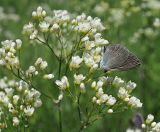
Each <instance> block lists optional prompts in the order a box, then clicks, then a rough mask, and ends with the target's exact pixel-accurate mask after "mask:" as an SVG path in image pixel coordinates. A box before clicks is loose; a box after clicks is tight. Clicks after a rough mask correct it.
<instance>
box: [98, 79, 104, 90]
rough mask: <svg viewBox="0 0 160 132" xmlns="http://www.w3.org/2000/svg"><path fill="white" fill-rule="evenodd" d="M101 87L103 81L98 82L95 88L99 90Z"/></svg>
mask: <svg viewBox="0 0 160 132" xmlns="http://www.w3.org/2000/svg"><path fill="white" fill-rule="evenodd" d="M102 86H103V81H101V80H99V81H98V82H97V88H98V89H99V88H101V87H102Z"/></svg>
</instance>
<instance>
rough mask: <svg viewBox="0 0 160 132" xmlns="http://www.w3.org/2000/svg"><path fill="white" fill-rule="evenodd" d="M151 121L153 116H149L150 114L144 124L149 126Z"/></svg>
mask: <svg viewBox="0 0 160 132" xmlns="http://www.w3.org/2000/svg"><path fill="white" fill-rule="evenodd" d="M153 120H154V116H153V115H151V114H149V115H148V116H147V119H146V123H147V124H150V123H151V122H152V121H153Z"/></svg>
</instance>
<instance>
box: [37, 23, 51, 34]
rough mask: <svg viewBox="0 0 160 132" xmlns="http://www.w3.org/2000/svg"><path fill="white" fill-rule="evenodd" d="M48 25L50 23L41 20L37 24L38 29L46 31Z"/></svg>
mask: <svg viewBox="0 0 160 132" xmlns="http://www.w3.org/2000/svg"><path fill="white" fill-rule="evenodd" d="M49 26H50V24H49V23H47V22H45V21H43V22H41V23H40V24H39V27H40V30H41V31H42V32H48V30H49Z"/></svg>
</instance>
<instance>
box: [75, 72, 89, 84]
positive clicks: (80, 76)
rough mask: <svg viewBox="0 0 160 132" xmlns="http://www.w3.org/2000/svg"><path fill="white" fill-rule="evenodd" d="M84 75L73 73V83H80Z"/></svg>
mask: <svg viewBox="0 0 160 132" xmlns="http://www.w3.org/2000/svg"><path fill="white" fill-rule="evenodd" d="M85 78H86V77H84V76H83V75H82V74H79V75H76V74H74V82H75V84H80V83H81V81H83V80H84V79H85Z"/></svg>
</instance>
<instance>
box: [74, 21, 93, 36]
mask: <svg viewBox="0 0 160 132" xmlns="http://www.w3.org/2000/svg"><path fill="white" fill-rule="evenodd" d="M76 29H77V31H79V32H83V33H85V32H88V31H89V30H90V29H91V25H90V23H88V22H79V23H78V26H77V27H76Z"/></svg>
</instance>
